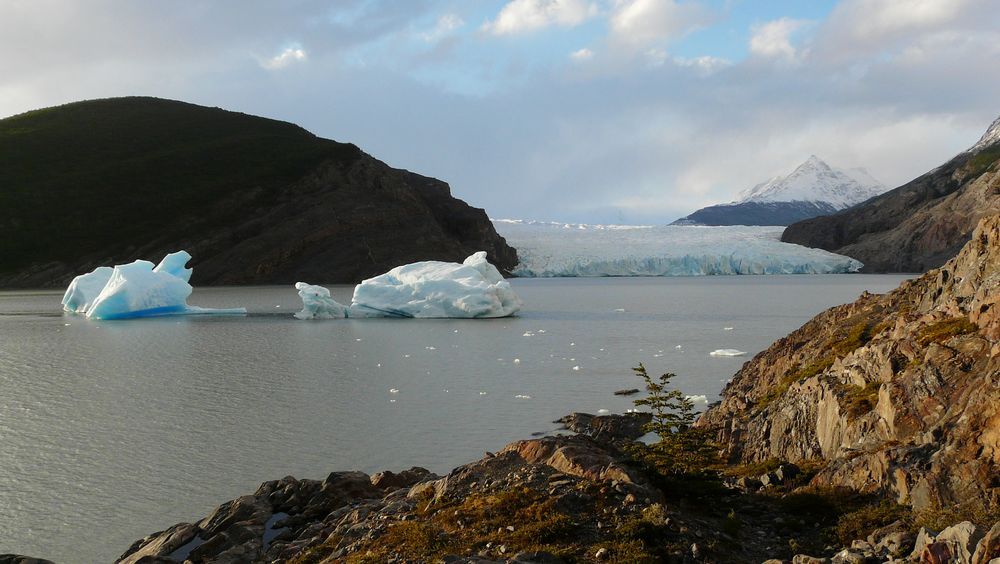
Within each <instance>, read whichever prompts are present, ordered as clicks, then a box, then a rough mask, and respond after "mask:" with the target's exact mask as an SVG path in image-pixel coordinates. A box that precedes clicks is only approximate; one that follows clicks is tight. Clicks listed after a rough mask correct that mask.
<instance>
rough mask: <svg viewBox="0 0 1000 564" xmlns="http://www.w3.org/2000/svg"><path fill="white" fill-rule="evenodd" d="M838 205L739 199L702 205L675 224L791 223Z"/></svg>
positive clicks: (833, 208) (828, 211) (830, 211)
mask: <svg viewBox="0 0 1000 564" xmlns="http://www.w3.org/2000/svg"><path fill="white" fill-rule="evenodd" d="M836 210H837V208H835V207H833V205H832V204H830V203H828V202H740V203H736V204H717V205H714V206H708V207H707V208H701V209H700V210H698V211H696V212H694V213H692V214H691V215H689V216H687V217H685V218H681V219H678V220H677V221H675V222H674V223H673V225H788V224H790V223H794V222H796V221H801V220H803V219H808V218H810V217H816V216H818V215H826V214H831V213H833V212H835V211H836Z"/></svg>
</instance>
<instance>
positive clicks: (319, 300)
mask: <svg viewBox="0 0 1000 564" xmlns="http://www.w3.org/2000/svg"><path fill="white" fill-rule="evenodd" d="M295 287H296V288H298V290H299V296H300V297H301V298H302V311H300V312H299V313H297V314H295V316H296V317H298V318H299V319H317V318H333V317H423V318H484V317H507V316H509V315H513V314H514V313H516V312H517V311H519V310H520V309H521V300H520V299H519V298H518V297H517V295H516V294H515V293H514V290H513V289H511V287H510V283H508V282H507V281H506V280H504V279H503V276H502V275H501V274H500V272H499V271H498V270H497V269H496V267H494V266H493V265H492V264H490V263H489V262H488V261H487V260H486V253H485V252H484V251H480V252H477V253H475V254H473V255H472V256H470V257H468V258H467V259H465V261H464V262H463V263H462V264H459V263H454V262H441V261H422V262H415V263H412V264H407V265H403V266H398V267H396V268H393V269H392V270H390V271H389V272H386V273H385V274H381V275H379V276H376V277H374V278H369V279H367V280H365V281H363V282H361V283H360V284H358V285H357V286H356V287H355V288H354V297H353V298H352V300H351V307H350V308H349V309H348V308H345V307H344V306H342V305H340V304H338V303H337V302H336V301H334V300H333V299H332V298H330V292H329V291H328V290H326V289H325V288H321V287H319V286H312V285H309V284H306V283H303V282H299V283H298V284H296V285H295Z"/></svg>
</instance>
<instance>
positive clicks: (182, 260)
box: [63, 251, 247, 319]
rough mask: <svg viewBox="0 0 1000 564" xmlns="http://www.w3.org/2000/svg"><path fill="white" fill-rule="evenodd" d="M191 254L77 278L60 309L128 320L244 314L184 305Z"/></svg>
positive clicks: (102, 269) (188, 290) (240, 310)
mask: <svg viewBox="0 0 1000 564" xmlns="http://www.w3.org/2000/svg"><path fill="white" fill-rule="evenodd" d="M189 260H191V255H189V254H188V253H187V251H178V252H176V253H171V254H169V255H167V256H166V257H164V258H163V260H162V261H160V264H158V265H156V266H155V267H154V266H153V263H151V262H149V261H145V260H137V261H135V262H132V263H129V264H121V265H117V266H115V267H114V268H109V267H106V266H102V267H99V268H97V269H95V270H94V271H93V272H90V273H88V274H84V275H82V276H77V277H76V278H74V279H73V281H72V282H71V283H70V285H69V287H68V288H67V289H66V294H65V295H64V296H63V309H64V310H66V311H69V312H74V313H81V314H84V315H86V316H87V317H88V318H90V319H130V318H135V317H158V316H164V315H197V314H210V315H220V314H221V315H245V314H246V312H247V311H246V310H245V309H243V308H234V309H208V308H201V307H195V306H189V305H187V298H188V296H190V295H191V291H192V288H191V284H189V283H188V280H190V279H191V269H190V268H186V266H185V265H186V264H187V262H188V261H189Z"/></svg>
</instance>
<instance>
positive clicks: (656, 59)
mask: <svg viewBox="0 0 1000 564" xmlns="http://www.w3.org/2000/svg"><path fill="white" fill-rule="evenodd" d="M669 58H670V56H669V55H667V52H666V50H664V49H658V48H655V47H654V48H653V49H649V50H648V51H646V62H647V63H648V64H649V66H651V67H662V66H663V65H664V64H665V63H666V62H667V59H669Z"/></svg>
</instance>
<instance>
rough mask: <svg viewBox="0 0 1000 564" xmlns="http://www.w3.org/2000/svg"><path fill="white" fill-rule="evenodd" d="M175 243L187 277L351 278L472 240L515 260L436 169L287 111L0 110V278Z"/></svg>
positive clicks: (145, 106)
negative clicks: (338, 137)
mask: <svg viewBox="0 0 1000 564" xmlns="http://www.w3.org/2000/svg"><path fill="white" fill-rule="evenodd" d="M178 248H184V249H187V250H188V251H190V252H191V254H192V255H193V256H194V257H196V258H195V261H193V263H192V264H191V266H193V267H194V269H195V273H196V274H195V276H194V279H193V280H192V283H193V284H195V285H219V284H290V283H294V282H295V281H297V280H313V281H316V282H322V283H357V282H359V281H360V280H362V279H364V278H367V277H369V276H373V275H376V274H380V273H382V272H385V271H387V270H389V269H391V268H393V267H396V266H399V265H401V264H407V263H411V262H416V261H420V260H445V261H458V262H460V261H461V260H462V259H464V258H465V257H467V256H469V255H470V254H472V253H474V252H476V251H480V250H482V251H486V252H487V254H488V257H489V260H490V262H492V263H493V264H495V265H496V266H497V267H498V268H499V269H500V270H501V271H502V272H507V271H509V270H510V269H511V268H513V267H514V266H515V265H516V263H517V255H516V252H515V251H514V249H512V248H511V247H509V246H508V245H507V244H506V242H505V241H504V239H503V238H502V237H500V236H499V235H497V233H496V231H495V230H494V228H493V225H492V223H490V221H489V218H488V217H487V216H486V213H485V212H484V211H483V210H481V209H477V208H473V207H470V206H469V205H467V204H466V203H465V202H463V201H461V200H458V199H456V198H454V197H452V196H451V192H450V189H449V187H448V185H447V184H446V183H444V182H441V181H440V180H436V179H433V178H429V177H425V176H421V175H419V174H415V173H412V172H408V171H405V170H398V169H394V168H391V167H389V166H388V165H386V164H385V163H383V162H381V161H378V160H376V159H374V158H372V157H371V156H369V155H367V154H365V153H364V152H362V151H361V150H360V149H359V148H358V147H356V146H354V145H351V144H345V143H338V142H335V141H330V140H327V139H321V138H318V137H316V136H314V135H312V134H311V133H309V132H308V131H305V130H304V129H302V128H300V127H297V126H295V125H292V124H289V123H283V122H278V121H274V120H268V119H264V118H258V117H254V116H248V115H245V114H239V113H236V112H228V111H224V110H220V109H218V108H206V107H201V106H195V105H192V104H185V103H182V102H174V101H168V100H159V99H155V98H118V99H110V100H95V101H89V102H79V103H76V104H70V105H67V106H62V107H58V108H50V109H47V110H39V111H36V112H29V113H27V114H22V115H19V116H14V117H11V118H6V119H4V120H0V287H50V286H63V285H65V284H66V283H68V281H69V280H70V279H71V278H72V277H73V276H74V275H76V274H80V273H83V272H89V271H90V270H92V269H93V268H94V267H96V266H99V265H101V264H120V263H125V262H130V261H132V260H134V259H135V258H139V257H151V258H154V259H158V258H159V257H160V256H162V255H164V254H166V253H167V252H170V251H172V250H176V249H178Z"/></svg>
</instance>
